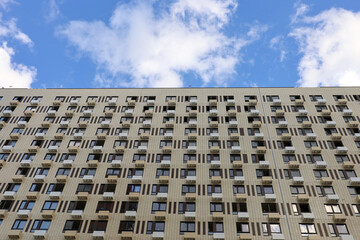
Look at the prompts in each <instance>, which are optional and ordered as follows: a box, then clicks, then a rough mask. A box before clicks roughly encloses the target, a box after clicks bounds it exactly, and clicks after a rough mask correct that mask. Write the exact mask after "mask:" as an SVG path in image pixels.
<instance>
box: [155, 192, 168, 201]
mask: <svg viewBox="0 0 360 240" xmlns="http://www.w3.org/2000/svg"><path fill="white" fill-rule="evenodd" d="M167 197H168V194H167V193H158V194H156V198H157V199H158V200H167Z"/></svg>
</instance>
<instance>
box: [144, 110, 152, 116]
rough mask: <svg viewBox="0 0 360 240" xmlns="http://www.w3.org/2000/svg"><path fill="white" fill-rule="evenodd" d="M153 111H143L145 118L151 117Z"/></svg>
mask: <svg viewBox="0 0 360 240" xmlns="http://www.w3.org/2000/svg"><path fill="white" fill-rule="evenodd" d="M153 113H154V111H153V110H146V111H145V116H146V117H151V116H152V115H153Z"/></svg>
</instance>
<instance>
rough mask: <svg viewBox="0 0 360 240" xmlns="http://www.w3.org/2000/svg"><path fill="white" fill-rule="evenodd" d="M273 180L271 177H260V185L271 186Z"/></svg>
mask: <svg viewBox="0 0 360 240" xmlns="http://www.w3.org/2000/svg"><path fill="white" fill-rule="evenodd" d="M272 182H273V179H272V177H271V176H262V178H261V183H262V184H272Z"/></svg>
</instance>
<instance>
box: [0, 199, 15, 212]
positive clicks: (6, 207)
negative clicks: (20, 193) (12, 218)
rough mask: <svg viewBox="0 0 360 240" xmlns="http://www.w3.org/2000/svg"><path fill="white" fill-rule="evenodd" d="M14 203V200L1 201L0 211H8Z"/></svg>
mask: <svg viewBox="0 0 360 240" xmlns="http://www.w3.org/2000/svg"><path fill="white" fill-rule="evenodd" d="M13 203H14V200H2V201H0V209H1V210H7V211H9V210H10V208H11V207H12V205H13Z"/></svg>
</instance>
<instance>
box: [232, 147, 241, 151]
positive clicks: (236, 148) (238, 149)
mask: <svg viewBox="0 0 360 240" xmlns="http://www.w3.org/2000/svg"><path fill="white" fill-rule="evenodd" d="M240 151H241V147H240V146H231V152H232V153H239V152H240Z"/></svg>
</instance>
